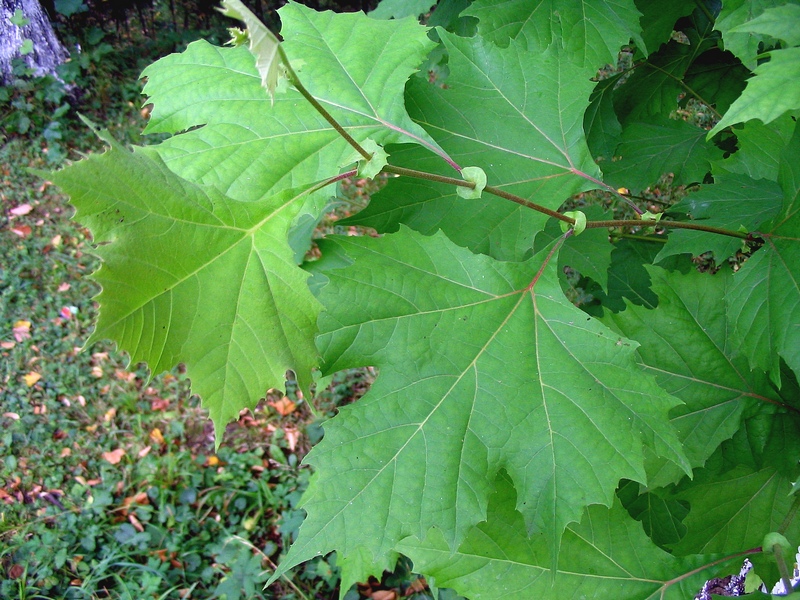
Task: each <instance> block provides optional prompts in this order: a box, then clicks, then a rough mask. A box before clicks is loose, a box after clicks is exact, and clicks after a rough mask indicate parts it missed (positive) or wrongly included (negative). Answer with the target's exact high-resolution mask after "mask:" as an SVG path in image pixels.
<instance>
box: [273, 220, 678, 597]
mask: <svg viewBox="0 0 800 600" xmlns="http://www.w3.org/2000/svg"><path fill="white" fill-rule="evenodd" d="M336 244H337V245H338V246H340V247H341V248H343V250H344V252H345V253H346V254H347V255H348V256H349V257H350V259H351V260H353V264H352V266H349V267H346V268H344V269H334V270H330V271H327V270H326V271H324V275H325V277H327V278H329V280H330V283H329V284H328V285H327V286H326V287H324V288H323V289H322V292H321V294H320V300H321V302H322V303H323V304H325V306H326V307H327V311H326V312H325V313H323V315H322V317H321V320H320V327H321V332H322V333H321V335H320V337H319V338H318V346H319V347H320V349H321V351H322V353H323V356H324V359H325V370H327V371H335V370H339V369H343V368H348V367H351V366H355V365H364V364H371V365H374V366H376V367H377V368H378V369H379V370H380V376H379V377H378V379H377V381H376V382H375V384H374V385H373V387H372V389H371V390H370V392H369V393H368V394H367V395H366V396H365V397H364V398H362V399H361V400H360V401H359V402H358V404H357V405H353V406H350V407H346V408H344V409H342V411H341V412H340V413H339V415H338V416H337V417H335V418H334V419H332V420H331V421H329V422H328V423H327V424H326V427H325V429H326V431H325V437H324V438H323V440H322V442H321V443H320V444H319V445H318V446H317V447H315V448H314V449H313V450H312V452H311V454H310V455H309V458H308V462H309V463H310V464H312V465H313V466H314V467H315V469H316V474H315V475H314V479H313V482H312V484H311V486H310V488H309V491H308V492H307V493H306V497H305V501H304V505H303V507H304V508H305V509H306V510H307V512H308V517H307V519H306V521H305V523H304V524H303V526H302V527H301V529H300V536H299V538H298V540H297V542H295V544H294V545H293V546H292V548H291V550H290V552H289V555H288V556H287V558H286V559H285V561H284V563H283V564H282V565H281V570H282V571H283V570H285V569H287V568H290V567H292V566H294V565H296V564H298V563H299V562H301V561H303V560H307V559H308V558H310V557H312V556H314V555H316V554H320V553H323V554H324V553H326V552H329V551H330V550H332V549H334V548H336V549H337V552H338V555H339V556H340V557H345V558H347V557H348V556H349V555H352V554H357V553H359V552H362V553H367V554H368V555H372V556H373V557H375V558H374V560H377V559H378V558H380V557H383V556H385V555H386V554H387V553H388V552H389V551H390V550H392V549H393V547H394V545H395V544H396V543H397V542H398V541H399V540H400V539H402V538H403V537H405V536H407V535H417V536H422V535H424V534H425V532H426V531H427V530H428V528H430V527H431V526H434V525H435V526H437V527H439V528H440V530H441V531H442V533H443V535H444V539H446V540H447V543H448V544H449V545H450V548H451V549H452V550H456V549H457V548H458V546H459V544H460V542H461V541H462V540H463V538H464V536H465V535H466V533H467V532H468V530H469V529H470V528H471V527H473V526H474V525H476V524H477V523H478V522H480V521H481V520H483V519H484V518H485V514H486V513H485V511H486V502H487V498H488V495H489V493H490V492H491V490H492V488H493V482H494V479H495V476H496V474H497V472H498V471H499V470H500V469H501V468H503V469H505V470H506V471H508V473H509V474H510V476H511V478H512V479H513V480H514V482H515V485H516V486H517V488H518V489H519V491H520V494H519V501H518V503H517V504H518V508H519V510H520V511H521V512H522V513H523V515H524V517H525V521H526V523H527V527H528V529H529V530H530V529H531V528H532V529H534V530H536V531H539V532H542V533H543V534H544V536H545V538H546V539H547V540H548V544H549V547H550V548H551V549H553V551H554V552H555V553H557V551H558V546H559V539H560V537H561V533H562V532H563V530H564V528H565V527H566V526H567V525H568V524H569V523H570V522H573V521H576V520H578V519H580V516H581V514H582V512H583V508H584V507H585V506H586V505H587V504H592V503H600V504H610V503H611V501H612V497H613V491H614V489H615V488H616V486H617V482H618V481H619V479H620V477H627V478H630V479H634V480H638V481H642V480H643V470H642V469H643V465H642V458H643V446H646V447H648V448H651V449H652V451H653V452H655V453H656V454H659V455H661V456H665V457H668V458H669V459H670V460H673V461H675V462H676V463H677V464H679V465H681V466H684V465H685V462H684V458H683V455H682V452H681V450H680V448H679V446H676V445H675V437H674V433H673V431H672V428H671V426H669V425H667V422H666V419H667V411H668V410H669V409H670V408H671V407H673V406H675V405H676V401H675V400H674V399H673V398H672V397H670V396H669V395H667V394H665V393H664V392H663V391H662V390H661V389H660V388H659V387H658V386H657V385H656V384H655V382H654V379H653V378H652V377H651V376H649V375H647V374H643V373H641V370H640V368H639V366H638V365H637V364H636V363H635V361H634V354H633V353H634V349H635V344H633V343H632V342H629V341H628V340H625V339H623V338H621V337H619V336H618V335H614V334H612V332H611V331H610V330H608V329H606V328H605V327H604V326H602V325H600V324H599V323H598V322H597V321H595V320H593V319H591V318H589V317H587V316H586V314H585V313H583V312H581V311H580V310H578V309H577V308H575V307H574V306H573V305H571V304H570V303H569V302H568V301H567V300H566V299H565V298H564V296H563V294H562V292H561V288H560V286H559V283H558V276H557V273H556V261H555V260H554V258H555V257H554V255H553V252H554V247H553V246H551V247H549V248H545V249H544V250H542V251H541V252H539V253H537V254H536V255H534V256H533V257H532V258H531V259H530V260H529V261H526V262H524V263H506V262H497V261H494V260H493V259H491V258H489V257H486V256H481V255H474V254H472V253H470V252H469V251H468V250H465V249H463V248H460V247H458V246H455V245H453V244H452V243H451V242H450V241H449V240H447V238H445V237H444V236H443V235H442V234H438V235H434V236H432V237H424V236H421V235H419V234H416V233H413V232H410V231H409V230H408V229H401V231H400V232H398V233H396V234H392V235H388V236H385V237H383V238H379V239H370V238H343V239H337V241H336ZM326 248H327V246H326V245H323V247H322V250H323V256H324V254H325V251H326ZM332 296H335V297H336V299H337V301H336V302H335V303H334V302H331V301H330V300H331V298H332ZM504 356H514V361H512V362H509V361H507V360H505V359H504V358H503V357H504ZM376 531H379V532H381V535H378V536H376V535H375V532H376ZM366 574H368V573H348V574H346V576H345V583H348V584H349V582H350V581H351V579H350V578H351V577H360V576H364V575H366ZM349 577H350V578H349Z"/></svg>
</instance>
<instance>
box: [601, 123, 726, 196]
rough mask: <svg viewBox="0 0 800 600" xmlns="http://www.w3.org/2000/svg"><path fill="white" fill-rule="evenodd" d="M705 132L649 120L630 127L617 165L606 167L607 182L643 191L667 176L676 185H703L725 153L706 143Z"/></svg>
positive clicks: (691, 127)
mask: <svg viewBox="0 0 800 600" xmlns="http://www.w3.org/2000/svg"><path fill="white" fill-rule="evenodd" d="M706 133H707V132H706V131H705V130H704V129H700V128H699V127H695V126H694V125H691V124H690V123H687V122H686V121H677V120H673V119H650V120H649V121H647V122H643V123H630V124H629V125H626V126H625V129H624V130H623V132H622V141H621V143H620V145H619V146H618V147H617V149H616V150H615V151H614V157H615V159H614V161H612V162H605V163H603V173H604V174H605V179H606V181H607V182H609V183H610V184H611V185H613V186H614V187H626V188H630V189H632V190H642V189H644V188H646V187H648V186H650V185H653V184H655V183H656V182H657V181H658V179H659V177H661V175H663V174H665V173H672V174H674V176H675V177H674V179H673V182H674V183H675V184H676V185H679V184H686V183H696V182H702V181H703V178H704V177H705V175H706V173H708V172H709V171H711V161H712V160H714V159H715V158H721V157H722V152H721V151H720V150H718V149H717V148H716V147H714V146H713V145H712V144H711V143H710V142H707V141H706Z"/></svg>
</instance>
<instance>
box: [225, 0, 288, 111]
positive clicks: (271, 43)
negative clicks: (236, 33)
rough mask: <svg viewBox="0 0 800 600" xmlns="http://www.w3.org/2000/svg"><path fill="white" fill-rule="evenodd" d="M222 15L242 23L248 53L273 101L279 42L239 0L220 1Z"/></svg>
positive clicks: (276, 85) (279, 66)
mask: <svg viewBox="0 0 800 600" xmlns="http://www.w3.org/2000/svg"><path fill="white" fill-rule="evenodd" d="M220 10H221V11H222V14H224V15H225V16H227V17H232V18H234V19H238V20H240V21H243V22H244V24H245V25H246V26H247V33H248V37H249V38H250V52H251V53H252V54H253V56H254V57H255V59H256V69H257V70H258V72H259V74H260V75H261V85H262V86H263V87H264V88H265V89H266V90H267V91H268V92H269V95H270V97H271V98H272V99H273V101H274V100H275V89H276V88H277V87H278V78H279V77H280V75H281V58H280V55H279V53H278V46H279V44H280V41H279V40H278V38H277V37H275V34H273V33H272V32H271V31H270V30H269V29H267V27H266V26H265V25H264V24H263V23H262V22H261V21H259V20H258V17H256V16H255V15H254V14H253V13H252V12H250V9H248V8H247V7H246V6H245V5H244V4H243V3H242V2H241V1H240V0H222V8H221V9H220Z"/></svg>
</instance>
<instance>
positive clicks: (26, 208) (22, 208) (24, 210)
mask: <svg viewBox="0 0 800 600" xmlns="http://www.w3.org/2000/svg"><path fill="white" fill-rule="evenodd" d="M32 210H33V207H32V206H31V205H30V204H20V205H19V206H17V207H15V208H12V209H11V210H10V211H8V212H10V213H11V214H12V215H14V216H15V217H21V216H23V215H27V214H28V213H29V212H31V211H32Z"/></svg>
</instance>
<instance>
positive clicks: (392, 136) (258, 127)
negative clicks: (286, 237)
mask: <svg viewBox="0 0 800 600" xmlns="http://www.w3.org/2000/svg"><path fill="white" fill-rule="evenodd" d="M280 14H281V19H282V21H283V24H284V29H285V41H284V42H283V46H284V49H285V50H286V53H287V54H288V56H289V58H290V59H291V60H292V61H303V62H304V63H305V66H304V67H303V69H302V71H301V72H300V77H301V79H302V80H303V82H304V84H305V85H306V87H307V88H308V89H309V91H310V92H311V93H312V94H314V95H315V96H316V97H317V99H318V100H319V101H320V102H321V103H322V104H323V105H324V106H325V107H326V108H327V109H328V110H329V112H331V114H332V115H333V116H334V117H335V118H336V119H337V120H338V121H339V122H340V123H341V124H342V125H343V126H344V128H345V129H346V130H347V131H348V132H349V133H350V134H351V135H352V136H353V137H354V138H355V139H356V140H357V141H364V140H366V139H367V138H372V139H373V140H375V142H377V143H379V144H381V145H383V144H386V143H389V142H397V141H401V140H404V141H416V142H419V143H422V144H426V145H427V146H429V147H433V148H436V145H435V144H434V143H433V142H432V141H431V140H430V138H429V137H428V136H427V134H425V132H424V131H423V130H422V129H421V128H420V127H419V126H418V125H416V124H414V123H413V122H411V120H410V119H409V117H408V115H407V114H406V112H405V107H404V105H403V102H402V90H403V87H404V85H405V82H406V80H407V79H408V77H409V76H410V75H411V74H412V73H413V72H414V70H415V68H416V66H417V65H418V64H419V63H421V62H422V61H423V60H424V57H425V55H426V54H427V52H428V51H429V50H430V49H431V48H432V47H433V43H432V42H431V41H430V40H429V39H428V37H427V34H426V29H425V28H424V27H422V26H420V25H419V24H416V23H413V22H411V21H410V20H402V21H378V20H375V19H370V18H368V17H366V16H365V15H363V14H356V13H350V14H341V15H337V14H333V13H330V12H327V13H316V12H314V11H312V10H310V9H307V8H304V7H302V6H301V5H299V4H294V3H292V4H288V5H286V6H284V7H283V8H282V9H281V11H280ZM365 48H366V49H368V51H369V52H370V53H380V54H381V57H382V60H381V61H379V62H369V64H367V63H366V62H364V61H363V60H362V52H363V51H364V49H365ZM144 75H145V76H146V77H147V79H148V81H147V85H146V86H145V90H144V91H145V94H147V95H148V97H149V100H150V102H152V103H153V104H154V108H153V112H152V115H151V119H150V122H149V123H148V126H147V128H146V130H145V131H146V132H147V133H160V132H166V133H177V132H184V133H180V134H179V135H175V136H174V137H172V138H170V139H168V140H166V141H165V142H163V143H161V144H159V145H158V146H157V149H158V152H159V154H160V155H161V156H162V158H163V159H164V161H165V162H166V163H167V164H168V165H169V167H170V169H172V170H173V171H175V172H176V173H177V174H179V175H180V176H182V177H184V178H186V179H188V180H190V181H194V182H197V183H202V184H206V185H213V186H214V187H216V188H217V189H219V190H221V191H223V192H224V193H225V194H226V195H227V196H230V197H231V198H235V199H241V200H248V201H253V200H258V199H260V198H262V197H264V196H265V195H266V194H271V193H276V190H277V189H282V188H287V187H290V188H294V187H297V186H301V185H313V183H314V182H316V181H319V180H321V179H326V178H328V177H331V176H333V175H336V174H337V172H338V165H340V164H342V163H343V162H344V160H345V159H346V158H347V157H348V156H349V155H350V154H351V153H352V148H351V147H350V146H349V144H347V142H345V141H344V140H343V139H342V138H341V137H339V135H338V134H337V132H336V131H335V130H334V129H333V127H331V126H330V125H329V124H328V123H327V122H326V121H324V120H323V119H322V117H321V116H320V115H319V113H317V112H316V110H314V108H313V107H312V106H311V105H310V104H309V103H308V102H306V101H305V99H303V98H302V96H301V95H300V94H299V92H297V91H296V90H292V89H290V90H287V92H286V93H285V94H280V95H279V96H278V97H276V99H275V103H274V106H272V105H271V102H270V100H269V98H268V96H267V94H266V93H265V92H264V90H263V88H261V85H260V77H259V75H258V71H257V70H256V68H255V66H254V59H253V57H252V55H251V54H250V53H249V52H248V51H247V50H245V49H244V48H216V47H214V46H211V45H209V44H207V43H205V42H196V43H194V44H191V45H190V46H189V47H188V48H187V50H186V51H185V52H183V53H181V54H174V55H171V56H168V57H166V58H163V59H161V60H159V61H158V62H157V63H155V64H153V65H151V66H150V67H148V68H147V69H146V70H145V72H144ZM339 82H342V84H341V85H340V83H339ZM409 136H410V137H409ZM273 188H275V189H273ZM325 201H326V198H322V204H323V205H324V203H325ZM315 202H319V198H317V199H316V200H315ZM309 210H310V211H311V212H316V213H317V214H316V215H315V216H318V214H319V211H320V210H321V208H320V206H315V207H313V208H309Z"/></svg>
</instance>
